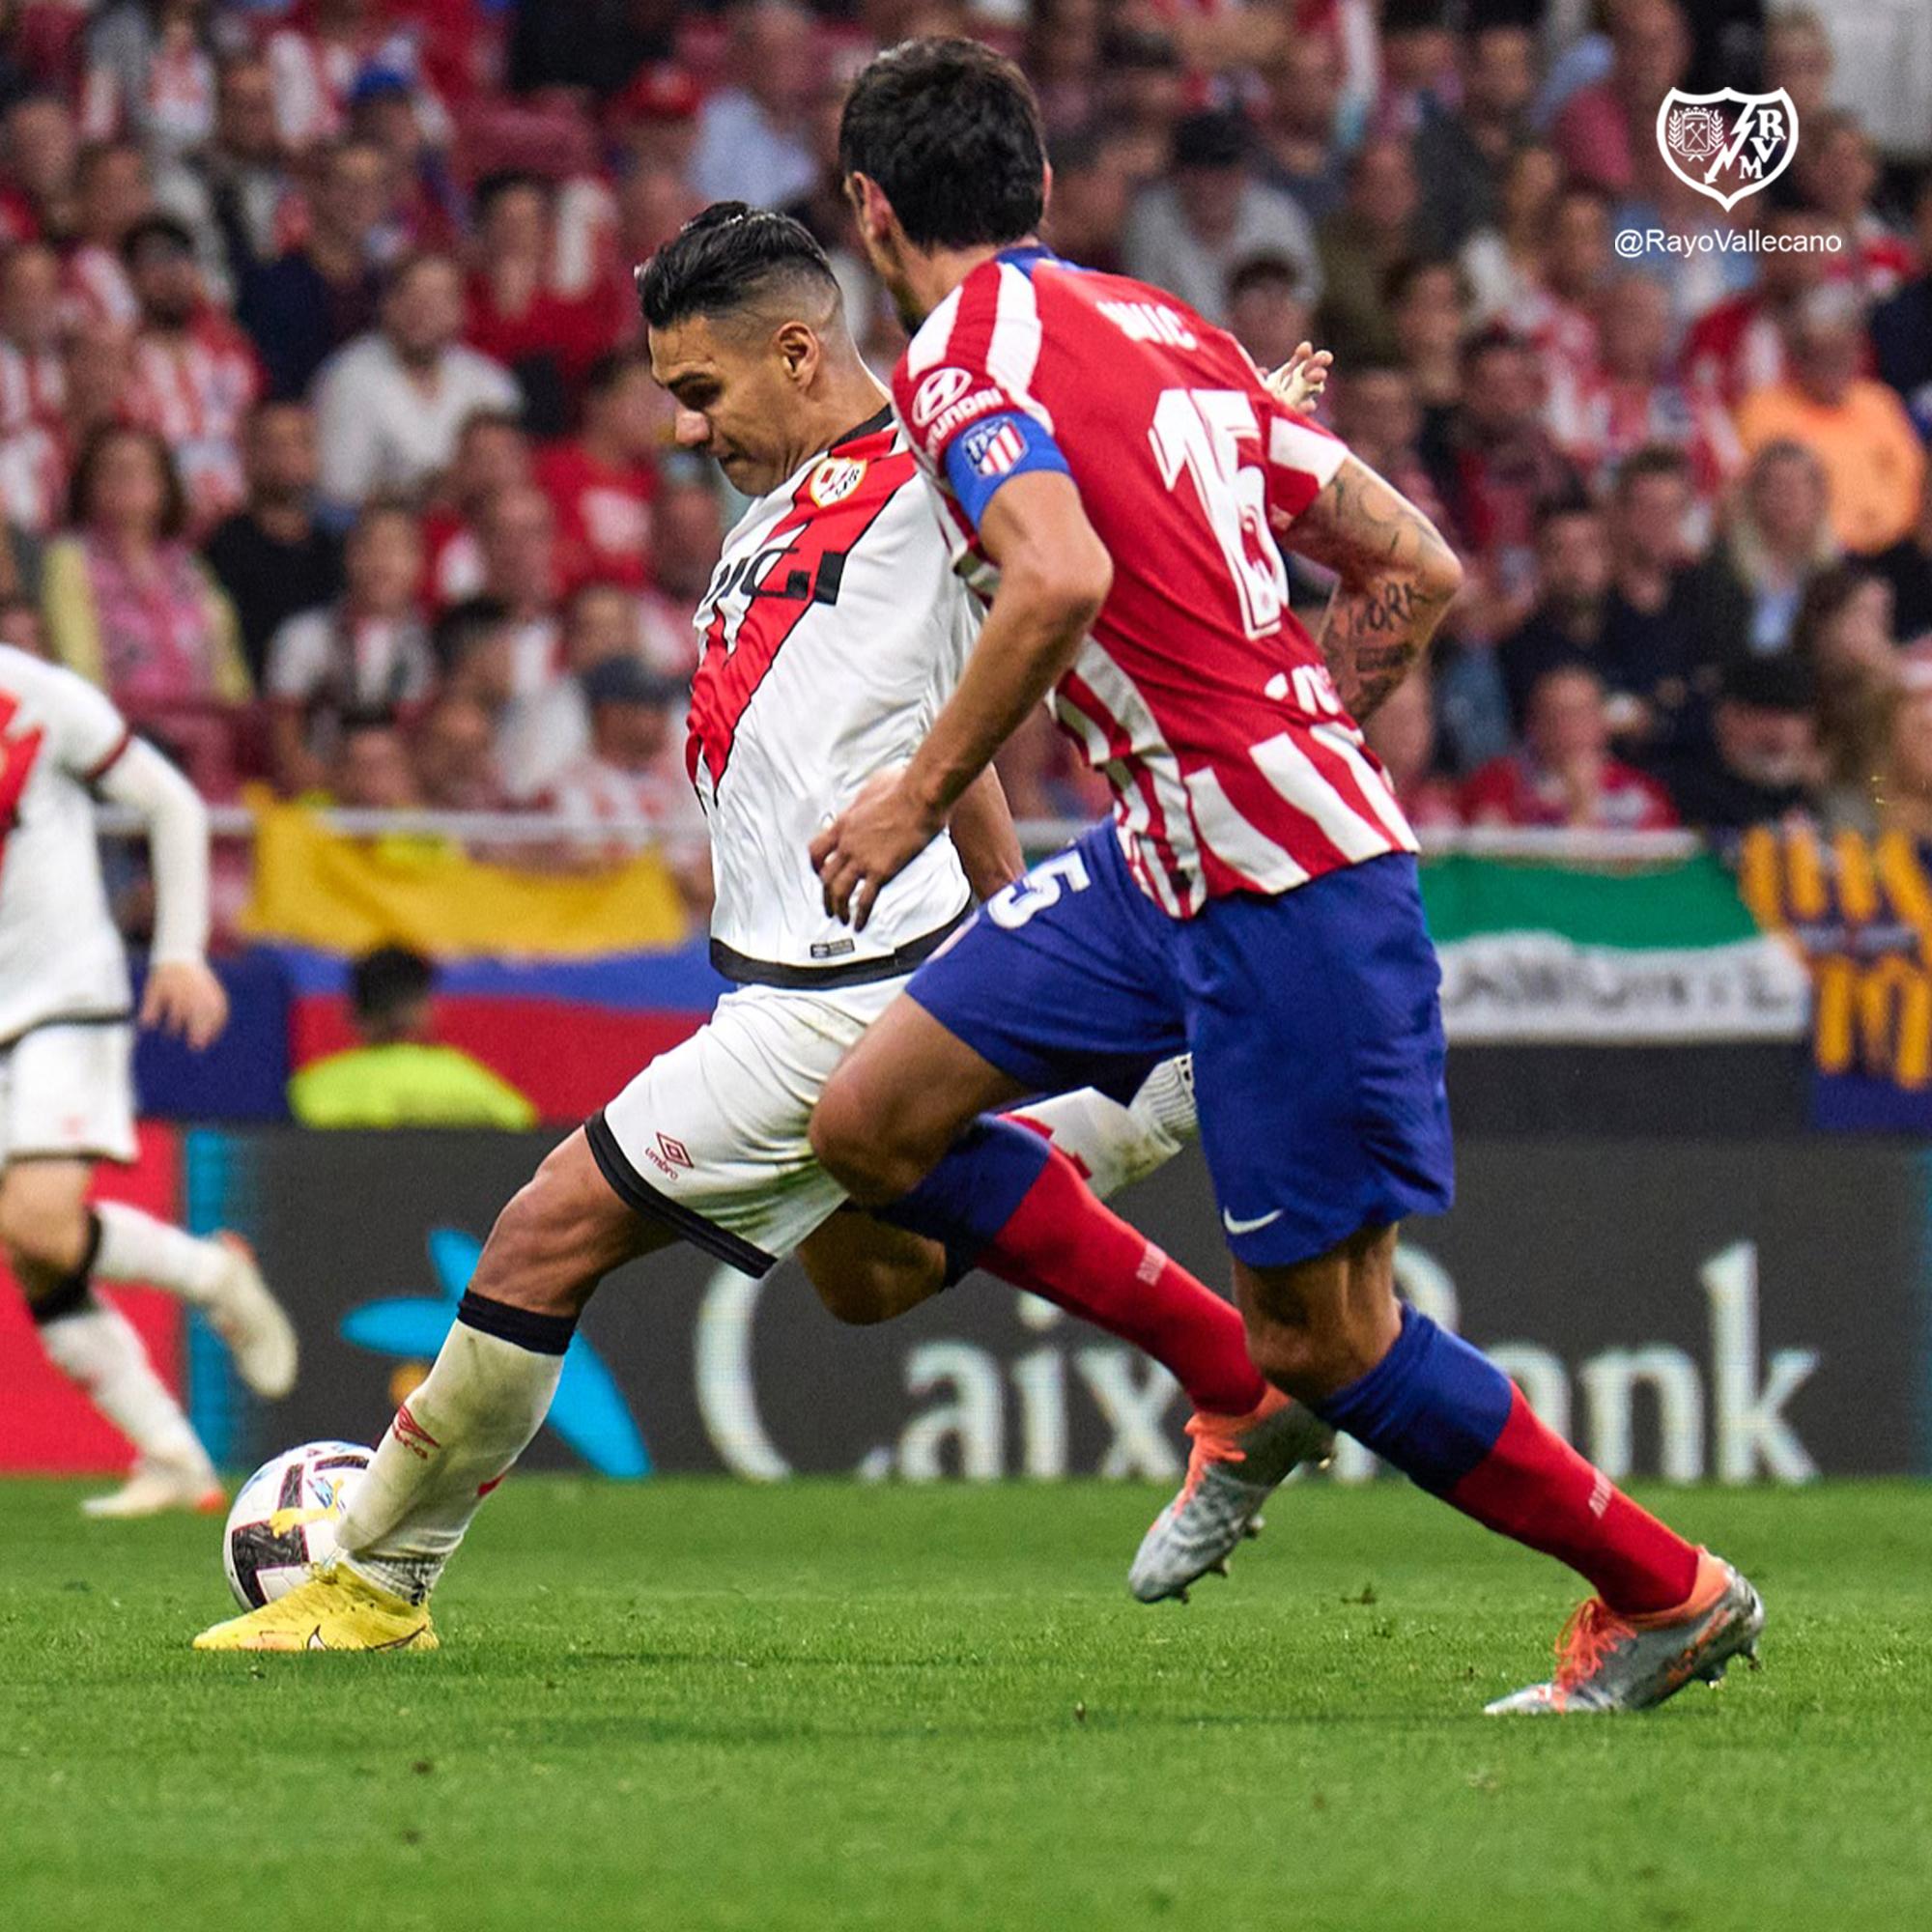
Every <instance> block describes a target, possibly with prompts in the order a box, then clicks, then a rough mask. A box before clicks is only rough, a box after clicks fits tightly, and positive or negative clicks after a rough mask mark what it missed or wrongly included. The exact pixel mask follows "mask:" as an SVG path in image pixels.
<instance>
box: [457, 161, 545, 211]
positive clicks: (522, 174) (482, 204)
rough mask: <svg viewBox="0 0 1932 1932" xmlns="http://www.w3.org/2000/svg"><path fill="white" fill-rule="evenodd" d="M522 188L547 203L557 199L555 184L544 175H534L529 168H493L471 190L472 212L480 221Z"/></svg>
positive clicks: (470, 202) (470, 205) (470, 204)
mask: <svg viewBox="0 0 1932 1932" xmlns="http://www.w3.org/2000/svg"><path fill="white" fill-rule="evenodd" d="M522 188H528V189H529V190H530V191H531V192H532V193H533V194H537V195H540V196H541V197H542V198H543V200H544V201H545V202H546V203H549V202H552V201H554V200H555V199H556V186H555V184H554V183H553V182H549V181H546V180H545V179H544V177H543V176H542V175H537V174H532V173H530V171H529V170H528V169H527V168H493V169H492V170H491V171H490V173H488V174H487V175H485V176H484V177H483V179H482V180H481V181H479V182H478V183H477V184H476V185H475V186H474V187H473V188H471V189H470V190H469V207H470V212H471V213H472V214H474V215H475V217H476V218H477V220H479V221H480V220H482V219H483V217H484V216H485V215H487V214H488V213H490V211H491V210H492V209H493V208H494V207H496V205H497V203H498V202H499V201H501V200H502V198H503V197H504V196H505V195H506V194H515V193H517V192H518V191H519V190H520V189H522Z"/></svg>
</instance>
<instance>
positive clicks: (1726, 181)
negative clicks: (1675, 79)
mask: <svg viewBox="0 0 1932 1932" xmlns="http://www.w3.org/2000/svg"><path fill="white" fill-rule="evenodd" d="M1657 146H1658V151H1659V153H1661V154H1662V156H1663V160H1664V165H1665V166H1666V167H1668V168H1669V170H1670V172H1671V173H1672V174H1674V175H1675V176H1676V177H1677V179H1678V180H1679V181H1681V182H1683V183H1685V184H1686V185H1688V186H1690V187H1694V188H1695V189H1696V190H1697V192H1698V193H1699V194H1708V195H1709V196H1710V197H1711V199H1712V200H1713V201H1718V202H1721V203H1722V204H1723V205H1724V207H1725V208H1726V209H1727V210H1728V209H1732V208H1735V207H1736V206H1737V205H1738V203H1739V202H1741V201H1742V200H1743V199H1744V198H1745V196H1746V195H1747V194H1755V193H1756V192H1757V191H1758V189H1759V188H1763V187H1769V186H1770V185H1771V184H1772V183H1773V182H1775V181H1776V179H1777V178H1778V176H1779V175H1781V174H1782V173H1783V172H1784V171H1785V169H1786V168H1788V167H1789V166H1790V165H1791V157H1792V156H1794V155H1795V154H1796V153H1797V152H1798V108H1797V106H1796V104H1795V103H1794V102H1793V100H1792V99H1791V97H1790V95H1788V94H1787V93H1786V92H1785V91H1784V89H1783V88H1781V87H1780V88H1779V89H1778V90H1777V92H1776V94H1740V93H1739V92H1738V91H1737V89H1736V88H1734V87H1726V88H1723V89H1721V90H1720V91H1719V92H1718V93H1716V94H1686V93H1685V92H1684V91H1683V90H1682V89H1681V88H1676V87H1673V88H1672V89H1671V90H1670V92H1669V93H1668V94H1666V95H1665V96H1664V97H1663V104H1662V106H1661V107H1659V108H1658V110H1657Z"/></svg>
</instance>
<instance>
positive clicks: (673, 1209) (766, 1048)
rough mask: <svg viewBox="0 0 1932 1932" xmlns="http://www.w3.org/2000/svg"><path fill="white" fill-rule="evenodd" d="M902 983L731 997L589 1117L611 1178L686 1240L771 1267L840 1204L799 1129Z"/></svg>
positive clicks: (841, 1194)
mask: <svg viewBox="0 0 1932 1932" xmlns="http://www.w3.org/2000/svg"><path fill="white" fill-rule="evenodd" d="M904 985H905V980H904V979H902V978H900V979H891V980H873V981H871V982H870V983H868V984H865V985H859V986H841V987H838V988H836V989H828V990H826V991H824V992H806V991H801V990H796V989H793V988H790V987H782V986H743V987H740V988H739V989H738V990H737V991H736V992H734V993H727V994H725V997H724V998H723V999H722V1000H720V1001H719V1002H718V1006H717V1009H716V1010H715V1011H714V1012H713V1013H712V1015H711V1018H710V1019H709V1021H707V1022H706V1024H705V1025H703V1026H701V1027H699V1028H698V1030H697V1031H696V1033H695V1034H693V1035H692V1037H690V1038H689V1039H687V1040H683V1041H680V1042H679V1044H678V1045H676V1046H674V1047H672V1048H671V1050H670V1051H669V1052H668V1053H661V1054H659V1056H658V1057H657V1058H656V1059H655V1060H654V1061H652V1062H651V1064H650V1065H648V1066H646V1067H645V1068H644V1070H643V1071H642V1072H641V1073H639V1075H638V1077H637V1078H636V1079H635V1080H633V1081H632V1082H631V1084H630V1085H629V1086H628V1087H626V1088H625V1089H624V1091H623V1092H622V1093H621V1094H618V1095H617V1097H616V1098H615V1099H614V1100H612V1101H611V1104H610V1105H609V1106H608V1107H606V1108H605V1109H604V1111H603V1112H602V1113H601V1114H598V1115H596V1116H594V1117H593V1118H592V1119H591V1121H590V1122H589V1123H588V1125H587V1127H586V1129H585V1131H586V1133H587V1134H588V1136H589V1140H590V1151H591V1152H592V1153H593V1154H595V1156H596V1158H597V1165H598V1167H599V1168H600V1169H601V1170H602V1172H603V1175H604V1178H605V1179H606V1180H608V1181H609V1182H610V1183H611V1186H612V1187H613V1188H615V1189H616V1191H617V1193H618V1194H619V1195H620V1196H621V1197H622V1198H623V1199H624V1200H625V1201H626V1202H628V1203H629V1204H630V1205H631V1206H632V1207H633V1208H636V1209H637V1210H638V1212H639V1213H640V1214H643V1215H647V1216H648V1217H650V1218H651V1219H652V1220H657V1221H662V1222H664V1223H665V1224H666V1225H667V1226H668V1227H671V1228H674V1229H676V1231H677V1232H678V1233H679V1234H680V1235H682V1236H684V1238H685V1239H686V1240H688V1241H690V1242H691V1243H692V1245H693V1246H694V1247H699V1248H702V1249H704V1250H705V1252H706V1253H708V1254H713V1255H716V1256H717V1257H718V1258H719V1259H720V1260H721V1261H725V1262H729V1263H730V1264H731V1265H732V1266H733V1267H735V1268H741V1269H743V1270H744V1272H745V1273H747V1274H753V1275H761V1274H763V1273H765V1272H766V1271H767V1270H768V1269H769V1268H771V1267H774V1266H775V1265H776V1264H778V1263H779V1262H780V1261H781V1260H782V1259H783V1257H784V1256H786V1255H788V1254H789V1253H791V1251H792V1250H793V1249H794V1248H796V1247H797V1246H798V1244H799V1243H800V1242H801V1241H802V1240H804V1239H805V1237H806V1236H808V1235H810V1233H811V1232H812V1230H813V1229H814V1228H817V1227H818V1226H819V1225H820V1224H821V1223H823V1222H824V1221H826V1220H827V1219H829V1218H830V1217H831V1215H832V1214H833V1213H834V1212H836V1211H837V1209H838V1208H839V1206H840V1205H841V1204H842V1203H843V1202H844V1200H845V1191H844V1189H843V1188H841V1187H840V1186H839V1185H838V1182H837V1181H836V1180H834V1179H832V1177H831V1176H830V1175H829V1174H827V1173H826V1172H825V1170H824V1169H823V1168H822V1167H820V1166H819V1164H818V1162H817V1160H816V1158H815V1157H814V1156H813V1154H812V1151H811V1143H810V1140H809V1139H808V1138H807V1132H806V1130H807V1128H808V1126H809V1125H810V1121H811V1110H812V1108H813V1107H814V1106H815V1105H816V1104H817V1101H818V1096H819V1094H821V1093H823V1092H824V1090H825V1083H826V1081H828V1080H829V1079H830V1078H831V1077H832V1070H833V1068H834V1067H836V1066H837V1065H838V1063H839V1061H841V1060H842V1059H843V1058H844V1057H845V1054H846V1052H847V1051H848V1050H849V1049H850V1048H851V1046H852V1045H853V1043H854V1042H855V1041H856V1040H857V1039H858V1038H859V1037H860V1035H862V1034H863V1033H864V1032H865V1031H866V1029H867V1027H868V1026H870V1025H871V1024H872V1022H873V1021H874V1020H875V1019H877V1018H878V1017H879V1015H880V1014H881V1013H882V1012H884V1011H885V1009H887V1008H888V1007H889V1006H891V1005H892V1003H893V1001H894V1000H895V999H896V998H897V997H898V994H899V991H900V989H901V988H902V987H903V986H904Z"/></svg>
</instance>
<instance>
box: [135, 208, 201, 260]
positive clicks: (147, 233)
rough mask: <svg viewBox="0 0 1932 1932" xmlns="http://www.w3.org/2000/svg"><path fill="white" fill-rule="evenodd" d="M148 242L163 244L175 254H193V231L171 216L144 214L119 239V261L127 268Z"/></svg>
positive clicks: (184, 223)
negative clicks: (126, 265)
mask: <svg viewBox="0 0 1932 1932" xmlns="http://www.w3.org/2000/svg"><path fill="white" fill-rule="evenodd" d="M150 241H164V242H166V243H167V245H168V246H169V247H170V248H172V249H173V250H174V251H175V252H176V253H177V254H180V255H187V256H190V257H191V256H192V255H193V254H194V231H193V230H192V229H191V228H189V227H188V225H187V223H186V222H185V221H177V220H176V219H175V217H174V216H173V215H172V214H144V215H142V217H141V218H140V220H138V221H137V222H135V223H134V225H133V226H132V227H131V228H130V229H128V232H127V234H125V235H124V236H122V238H121V259H122V261H124V262H126V263H127V264H128V267H129V268H131V267H132V266H133V264H134V258H135V257H136V256H137V255H139V254H140V252H141V250H142V249H143V248H144V247H146V246H147V244H148V243H149V242H150Z"/></svg>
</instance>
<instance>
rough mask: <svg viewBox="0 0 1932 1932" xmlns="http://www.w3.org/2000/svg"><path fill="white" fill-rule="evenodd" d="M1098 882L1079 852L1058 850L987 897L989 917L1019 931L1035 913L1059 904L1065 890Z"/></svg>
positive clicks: (1077, 889) (1081, 890)
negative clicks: (1021, 877)
mask: <svg viewBox="0 0 1932 1932" xmlns="http://www.w3.org/2000/svg"><path fill="white" fill-rule="evenodd" d="M1093 883H1094V882H1093V880H1092V879H1090V878H1089V877H1088V875H1087V862H1086V860H1084V859H1083V858H1082V857H1081V856H1080V854H1079V853H1078V852H1073V851H1067V852H1056V853H1055V854H1054V855H1053V857H1052V858H1051V859H1042V860H1041V861H1040V863H1039V864H1038V865H1037V866H1036V867H1034V868H1033V870H1032V871H1030V872H1029V873H1028V874H1027V875H1026V877H1025V878H1023V879H1015V880H1014V881H1013V883H1012V884H1011V885H1009V886H1008V887H1007V888H1006V889H1005V890H1004V891H1002V892H997V893H995V894H994V895H993V896H992V897H991V898H989V899H988V900H987V901H986V917H987V918H988V919H990V920H991V921H992V922H993V923H994V924H995V925H1000V926H1004V927H1005V928H1006V929H1007V930H1008V931H1009V932H1017V931H1018V930H1019V928H1020V927H1021V926H1023V925H1024V924H1025V923H1027V921H1028V920H1030V919H1031V918H1032V917H1033V916H1034V914H1035V913H1037V912H1044V911H1045V910H1046V909H1047V907H1048V906H1053V905H1058V904H1059V903H1060V900H1061V895H1063V894H1065V893H1084V892H1085V891H1086V890H1087V888H1088V887H1089V886H1090V885H1092V884H1093Z"/></svg>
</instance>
